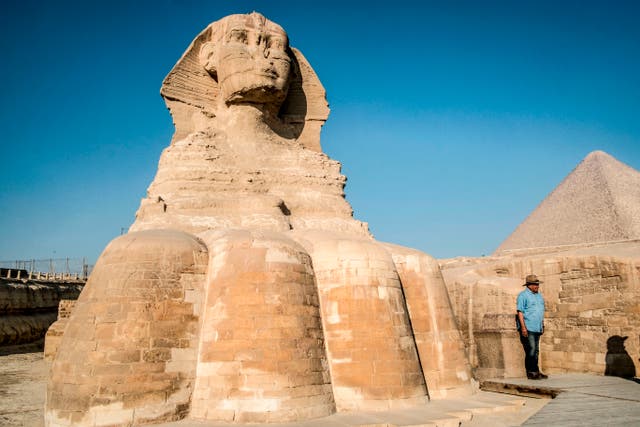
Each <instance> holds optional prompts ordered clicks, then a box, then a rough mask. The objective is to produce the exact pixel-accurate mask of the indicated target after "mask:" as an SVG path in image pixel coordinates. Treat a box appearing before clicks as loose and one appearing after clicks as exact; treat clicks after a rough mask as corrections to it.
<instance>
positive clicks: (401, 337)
mask: <svg viewBox="0 0 640 427" xmlns="http://www.w3.org/2000/svg"><path fill="white" fill-rule="evenodd" d="M298 239H300V241H301V242H302V243H303V244H304V245H305V247H306V248H307V250H308V251H309V253H310V254H311V257H312V258H313V265H314V271H315V275H316V281H317V285H318V292H319V295H320V306H321V308H322V320H323V326H324V332H325V338H326V342H327V356H328V358H329V363H330V366H331V377H332V383H333V392H334V395H335V399H336V404H337V407H338V410H353V409H374V410H382V409H388V408H394V407H403V406H408V405H412V404H413V405H415V404H416V403H423V402H425V400H426V395H427V392H426V389H425V380H424V376H423V374H422V372H421V367H420V363H419V360H418V355H417V351H416V344H415V341H414V339H413V336H412V331H411V326H410V322H409V318H408V312H407V309H406V303H405V300H404V296H403V293H402V287H401V284H400V278H399V276H398V272H397V271H396V268H395V265H394V263H393V259H392V257H391V255H390V253H389V252H387V251H386V250H385V249H384V247H383V246H382V245H381V244H379V243H377V242H374V241H371V240H369V239H354V238H350V237H344V236H342V237H339V236H335V235H331V234H328V233H317V232H316V233H301V234H300V235H299V236H298Z"/></svg>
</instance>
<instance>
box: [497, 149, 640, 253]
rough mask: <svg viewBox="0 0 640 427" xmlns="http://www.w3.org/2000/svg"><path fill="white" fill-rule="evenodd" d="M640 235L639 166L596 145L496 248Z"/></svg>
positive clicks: (502, 250) (560, 243)
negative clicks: (634, 166)
mask: <svg viewBox="0 0 640 427" xmlns="http://www.w3.org/2000/svg"><path fill="white" fill-rule="evenodd" d="M630 239H640V172H639V171H637V170H635V169H633V168H632V167H630V166H628V165H626V164H624V163H622V162H620V161H618V160H616V159H615V158H614V157H612V156H610V155H609V154H607V153H605V152H603V151H594V152H592V153H590V154H589V155H588V156H587V157H585V158H584V160H582V162H580V164H579V165H578V166H577V167H576V168H575V169H574V170H573V171H572V172H571V173H570V174H569V175H568V176H567V177H566V178H565V179H564V180H563V181H562V182H561V183H560V185H558V187H556V188H555V190H553V191H552V192H551V193H550V194H549V195H548V196H547V197H546V198H545V199H544V200H543V201H542V203H540V205H538V207H537V208H536V209H535V210H534V211H533V212H532V213H531V214H530V215H529V216H528V217H527V219H525V220H524V222H522V223H521V224H520V225H519V226H518V227H517V228H516V229H515V231H514V232H513V233H511V235H510V236H509V237H508V238H507V239H506V240H505V241H504V242H502V244H501V245H500V246H499V247H498V249H496V251H495V253H494V254H496V255H497V254H500V253H502V252H505V251H510V250H514V249H527V248H541V247H550V246H561V245H576V244H585V243H596V242H610V241H620V240H630Z"/></svg>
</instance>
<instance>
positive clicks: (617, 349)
mask: <svg viewBox="0 0 640 427" xmlns="http://www.w3.org/2000/svg"><path fill="white" fill-rule="evenodd" d="M627 338H629V337H621V336H620V335H613V336H611V337H609V339H608V340H607V355H606V358H605V362H606V364H607V367H606V368H605V371H604V374H605V375H607V376H612V377H621V378H627V379H633V377H635V376H636V367H635V365H634V364H633V360H632V359H631V356H629V353H627V350H626V349H625V348H624V342H625V340H626V339H627Z"/></svg>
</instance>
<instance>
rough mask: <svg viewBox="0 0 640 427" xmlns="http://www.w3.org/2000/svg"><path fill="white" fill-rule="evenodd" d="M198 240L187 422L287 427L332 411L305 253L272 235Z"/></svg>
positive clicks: (243, 233) (229, 234) (242, 233)
mask: <svg viewBox="0 0 640 427" xmlns="http://www.w3.org/2000/svg"><path fill="white" fill-rule="evenodd" d="M201 237H202V238H203V240H204V241H206V242H207V245H208V246H209V249H210V252H211V254H212V256H211V259H210V261H209V268H208V273H207V280H206V299H205V304H204V312H203V313H204V314H203V315H204V318H203V325H204V326H203V330H202V333H201V337H200V345H199V347H200V353H199V357H198V360H199V361H198V367H197V381H196V385H195V391H194V400H193V403H192V405H193V409H192V415H193V417H194V418H203V419H208V420H217V421H225V420H234V421H236V422H241V421H244V422H273V421H279V422H293V421H300V420H302V419H305V418H302V417H303V416H310V414H313V415H314V416H316V417H320V416H327V415H330V414H331V413H333V412H335V403H334V400H333V394H332V391H331V385H330V379H329V368H328V363H327V358H326V355H325V349H324V339H323V332H322V325H321V320H320V309H319V301H318V292H317V289H316V283H315V280H314V275H313V269H312V264H311V258H310V257H309V254H308V253H307V252H306V251H305V250H304V248H302V247H301V246H300V245H299V244H297V243H295V242H294V241H293V240H290V239H289V238H286V237H284V236H283V235H281V234H278V233H274V232H259V231H248V230H235V231H226V232H224V231H219V232H207V233H203V234H202V235H201Z"/></svg>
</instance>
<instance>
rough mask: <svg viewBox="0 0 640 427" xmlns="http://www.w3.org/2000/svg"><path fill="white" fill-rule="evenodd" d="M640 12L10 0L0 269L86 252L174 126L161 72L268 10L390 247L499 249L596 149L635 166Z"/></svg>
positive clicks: (630, 5)
mask: <svg viewBox="0 0 640 427" xmlns="http://www.w3.org/2000/svg"><path fill="white" fill-rule="evenodd" d="M639 5H640V2H635V1H628V2H621V1H600V2H589V1H576V2H573V1H504V2H494V1H468V2H462V1H460V2H458V1H441V2H416V1H415V0H410V1H408V0H395V1H392V2H388V1H385V2H378V1H372V0H369V1H344V0H343V1H325V2H303V1H297V2H284V1H268V0H255V1H243V0H233V1H231V0H229V1H211V0H209V1H205V0H202V1H196V0H191V1H162V0H158V1H131V2H125V1H121V0H116V1H113V0H111V1H77V2H71V1H55V2H54V1H44V0H43V1H39V2H34V1H31V0H27V1H25V0H21V1H14V0H5V1H4V2H3V6H2V12H0V32H1V34H0V47H1V55H2V64H1V66H0V81H1V82H2V84H3V88H2V89H3V90H2V102H1V107H0V108H1V109H0V124H1V126H2V130H3V135H2V139H1V141H2V142H1V143H2V166H1V167H0V178H1V180H0V206H1V210H0V233H1V238H0V260H12V259H31V258H36V259H38V258H48V257H51V256H55V257H66V256H69V257H81V256H87V257H89V258H90V259H91V260H92V261H94V260H95V259H96V258H97V256H98V255H99V253H100V252H101V251H102V250H103V248H104V247H105V245H106V244H107V243H108V242H109V241H110V240H111V239H112V238H114V237H116V236H117V235H119V234H120V232H121V228H123V227H124V228H127V227H129V225H130V224H131V223H132V222H133V220H134V215H135V211H136V210H137V208H138V205H139V203H140V199H141V198H142V197H144V195H145V191H146V188H147V186H148V185H149V183H150V182H151V180H152V179H153V177H154V174H155V170H156V166H157V162H158V158H159V156H160V152H161V151H162V149H163V148H164V147H166V146H167V145H168V144H169V141H170V139H171V135H172V133H173V126H172V123H171V117H170V115H169V113H168V112H167V110H166V108H165V105H164V102H163V101H162V99H161V97H160V95H159V89H160V84H161V82H162V79H163V78H164V76H165V75H166V74H167V73H168V72H169V70H170V69H171V68H172V66H173V64H174V63H175V62H176V61H177V60H178V58H179V57H180V55H181V54H182V52H183V51H184V50H185V49H186V48H187V46H188V45H189V43H190V42H191V40H192V39H193V38H194V37H195V35H196V34H198V33H199V32H200V31H201V30H202V29H203V28H204V27H205V26H206V25H207V24H208V23H210V22H212V21H215V20H217V19H219V18H221V17H223V16H225V15H228V14H231V13H246V12H251V11H253V10H257V11H259V12H261V13H263V14H264V15H266V16H267V17H268V18H269V19H271V20H273V21H275V22H277V23H279V24H281V25H282V26H283V27H284V28H285V29H286V30H287V32H288V33H289V37H290V40H291V44H292V46H295V47H297V48H299V49H300V50H301V51H302V52H303V54H304V55H305V56H306V57H307V59H308V60H309V62H310V63H311V65H312V66H313V67H314V69H315V70H316V72H317V74H318V76H319V77H320V80H321V81H322V83H323V84H324V86H325V88H326V90H327V96H328V99H329V103H330V106H331V110H332V112H331V115H330V116H329V120H328V122H327V124H326V126H325V128H324V130H323V133H322V145H323V148H324V151H325V152H326V153H327V154H329V155H330V156H331V157H332V158H334V159H336V160H339V161H340V162H342V164H343V173H345V175H347V177H348V179H349V181H348V183H347V188H346V192H347V199H348V200H349V201H350V202H351V205H352V206H353V208H354V210H355V215H356V217H357V218H358V219H360V220H363V221H367V222H369V224H370V228H371V230H372V232H373V233H374V234H375V236H376V237H377V238H378V239H379V240H383V241H390V242H394V243H398V244H403V245H406V246H411V247H416V248H419V249H422V250H424V251H425V252H427V253H430V254H432V255H434V256H436V257H452V256H457V255H475V256H479V255H482V254H490V253H491V252H492V251H493V250H494V249H495V248H496V247H497V246H498V244H499V243H500V242H501V241H502V240H504V239H505V238H506V237H507V236H508V235H509V234H510V233H511V232H512V231H513V229H514V228H515V227H516V226H517V225H518V224H519V223H520V222H522V220H523V219H524V218H525V217H526V216H527V215H528V214H529V213H530V212H531V211H532V210H533V209H534V208H535V207H536V206H537V204H538V203H539V202H540V201H541V200H542V199H543V198H544V197H545V196H546V195H547V194H548V193H549V192H550V191H551V190H553V188H555V186H556V185H558V184H559V183H560V181H561V180H562V179H563V178H564V177H565V176H566V175H567V174H568V173H569V172H571V170H572V169H573V168H574V167H575V166H576V165H577V164H578V163H579V162H580V160H582V159H583V158H584V157H585V156H586V155H587V154H588V153H589V152H591V151H593V150H604V151H606V152H608V153H609V154H611V155H613V156H614V157H616V158H617V159H619V160H620V161H622V162H625V163H627V164H628V165H630V166H632V167H634V168H636V169H640V22H639V21H640V6H639Z"/></svg>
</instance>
